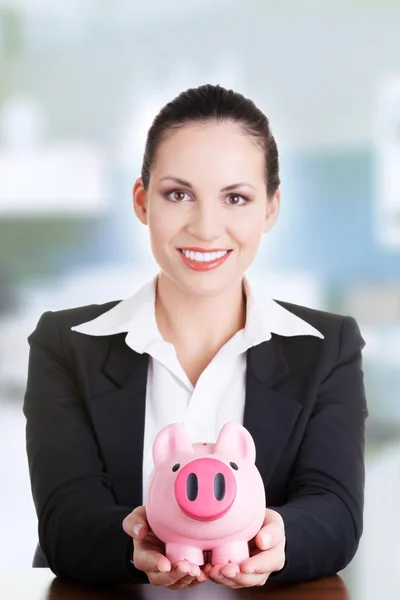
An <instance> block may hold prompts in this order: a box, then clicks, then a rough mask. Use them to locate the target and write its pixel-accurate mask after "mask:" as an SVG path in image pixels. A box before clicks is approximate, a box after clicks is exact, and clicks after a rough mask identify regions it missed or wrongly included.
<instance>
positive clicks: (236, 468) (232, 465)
mask: <svg viewBox="0 0 400 600" xmlns="http://www.w3.org/2000/svg"><path fill="white" fill-rule="evenodd" d="M229 464H230V465H231V467H232V469H235V471H237V470H238V469H239V467H238V466H237V464H236V463H234V462H230V463H229Z"/></svg>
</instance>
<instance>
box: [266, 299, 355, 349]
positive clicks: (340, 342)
mask: <svg viewBox="0 0 400 600" xmlns="http://www.w3.org/2000/svg"><path fill="white" fill-rule="evenodd" d="M274 301H275V302H277V303H278V304H279V305H280V306H282V307H283V308H285V309H286V310H288V311H290V312H291V313H293V314H294V315H296V316H297V317H299V318H300V319H302V320H303V321H305V322H307V323H309V324H310V325H312V326H313V327H315V329H317V330H318V331H319V332H320V333H322V335H323V336H324V339H323V340H319V338H314V337H313V336H307V338H308V340H309V342H310V343H311V344H314V343H317V342H318V341H320V342H322V344H323V346H324V347H325V349H326V350H328V349H329V351H330V353H332V354H334V355H336V357H339V358H340V357H341V356H343V357H346V356H350V355H351V354H353V353H355V352H357V351H360V350H362V349H363V348H364V346H365V340H364V338H363V336H362V334H361V330H360V327H359V325H358V323H357V321H356V319H355V318H354V317H353V316H349V315H342V314H339V313H334V312H329V311H324V310H318V309H315V308H310V307H308V306H303V305H301V304H294V303H292V302H286V301H283V300H274ZM294 339H295V338H287V340H291V341H293V340H294ZM288 343H290V342H288Z"/></svg>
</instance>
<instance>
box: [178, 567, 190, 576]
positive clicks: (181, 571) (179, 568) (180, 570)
mask: <svg viewBox="0 0 400 600" xmlns="http://www.w3.org/2000/svg"><path fill="white" fill-rule="evenodd" d="M177 571H178V573H181V574H183V573H188V571H187V569H185V568H184V567H178V569H177Z"/></svg>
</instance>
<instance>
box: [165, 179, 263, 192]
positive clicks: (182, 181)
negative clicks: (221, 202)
mask: <svg viewBox="0 0 400 600" xmlns="http://www.w3.org/2000/svg"><path fill="white" fill-rule="evenodd" d="M164 179H171V180H172V181H175V182H176V183H179V184H180V185H184V186H186V187H188V188H191V189H193V186H192V184H191V183H190V182H189V181H186V179H181V178H180V177H173V176H172V175H164V177H161V179H160V182H161V181H164ZM243 186H247V187H251V188H253V190H255V189H256V188H255V187H254V185H251V183H247V182H246V181H240V182H238V183H232V184H230V185H226V186H225V187H223V188H222V189H221V192H229V191H230V190H233V189H235V188H238V187H243Z"/></svg>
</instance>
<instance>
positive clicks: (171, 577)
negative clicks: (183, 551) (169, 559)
mask: <svg viewBox="0 0 400 600" xmlns="http://www.w3.org/2000/svg"><path fill="white" fill-rule="evenodd" d="M199 575H200V573H199ZM148 576H149V579H150V580H151V583H153V584H154V585H158V586H165V587H169V588H171V586H173V585H175V584H177V583H179V582H180V581H181V580H182V579H185V578H187V580H188V581H189V578H190V580H191V581H192V580H193V579H196V575H193V574H192V568H191V565H190V563H188V562H187V561H186V560H180V561H177V562H176V563H174V564H173V565H171V570H170V571H169V572H168V573H160V572H153V573H150V575H149V574H148Z"/></svg>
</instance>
